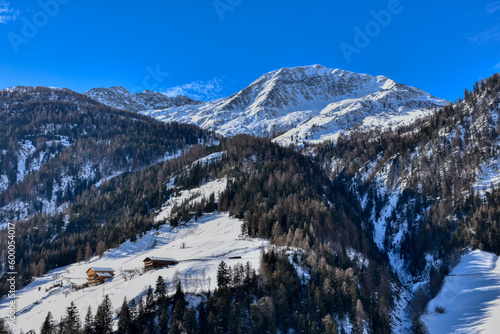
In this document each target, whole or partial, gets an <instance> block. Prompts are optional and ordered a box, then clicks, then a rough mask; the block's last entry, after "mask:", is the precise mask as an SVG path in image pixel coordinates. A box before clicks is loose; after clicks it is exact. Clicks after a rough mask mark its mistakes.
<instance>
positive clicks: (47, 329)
mask: <svg viewBox="0 0 500 334" xmlns="http://www.w3.org/2000/svg"><path fill="white" fill-rule="evenodd" d="M40 334H56V326H55V325H54V319H53V317H52V313H51V312H50V311H49V313H47V316H46V317H45V321H44V322H43V324H42V328H41V329H40Z"/></svg>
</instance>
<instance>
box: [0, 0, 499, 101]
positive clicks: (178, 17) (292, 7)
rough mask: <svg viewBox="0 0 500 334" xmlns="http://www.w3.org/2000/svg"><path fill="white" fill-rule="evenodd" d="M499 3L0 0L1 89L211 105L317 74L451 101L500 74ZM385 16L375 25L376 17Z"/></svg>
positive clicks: (436, 0) (456, 0)
mask: <svg viewBox="0 0 500 334" xmlns="http://www.w3.org/2000/svg"><path fill="white" fill-rule="evenodd" d="M498 1H499V2H495V0H490V1H483V0H475V1H465V0H421V1H417V0H413V1H410V0H400V1H399V4H398V1H397V0H383V1H379V0H376V1H375V0H366V1H365V0H354V1H338V0H328V1H326V0H308V1H305V0H303V1H298V0H217V1H213V0H147V1H130V0H121V1H116V0H105V1H104V0H99V1H96V0H86V1H82V0H42V1H41V2H42V3H47V4H50V3H52V5H53V3H54V2H56V3H58V4H59V8H55V7H54V6H49V7H48V8H45V9H43V8H42V6H41V5H40V3H39V2H38V1H37V0H0V88H6V87H11V86H16V85H44V86H57V87H67V88H70V89H73V90H76V91H78V92H84V91H86V90H88V89H90V88H94V87H102V86H104V87H109V86H113V85H120V86H124V87H125V88H127V89H129V90H133V91H137V90H141V89H142V88H144V89H145V88H149V89H153V90H158V91H167V92H171V93H175V92H187V93H190V94H191V95H196V96H199V97H202V98H204V99H209V98H213V97H218V96H224V95H229V94H232V93H234V92H236V91H238V90H240V89H241V88H243V87H245V86H246V85H248V84H249V83H251V82H252V81H253V80H255V79H256V78H257V77H259V76H260V75H262V74H264V73H266V72H268V71H271V70H275V69H278V68H281V67H290V66H298V65H312V64H321V65H324V66H327V67H333V68H341V69H346V70H350V71H355V72H363V73H369V74H374V75H379V74H382V75H386V76H388V77H390V78H392V79H394V80H396V81H398V82H401V83H405V84H409V85H413V86H417V87H420V88H422V89H424V90H426V91H428V92H430V93H432V94H434V95H436V96H439V97H443V98H447V99H449V100H455V99H457V98H458V97H459V96H460V95H462V94H463V91H464V88H466V87H467V88H471V87H472V86H473V84H474V82H475V81H477V80H478V79H480V78H484V77H487V76H489V75H491V74H493V73H494V72H495V71H500V0H498ZM215 5H217V8H218V9H216V7H215ZM45 7H47V6H45ZM388 8H389V9H391V10H392V13H391V12H390V11H389V12H384V13H386V14H387V13H390V17H389V18H388V17H387V16H384V15H382V17H381V19H382V23H383V24H380V23H374V22H376V21H375V17H374V16H373V15H372V13H371V12H372V11H375V12H376V13H380V11H382V10H388ZM47 12H49V13H48V14H47ZM379 19H380V18H379ZM388 21H390V22H388ZM30 25H31V28H33V27H35V31H33V29H31V30H30V29H29V28H30ZM356 27H358V28H359V30H361V31H362V32H363V34H365V33H366V29H367V27H368V28H369V29H371V30H369V31H368V32H369V34H370V35H371V36H372V37H370V36H368V37H369V38H370V40H369V43H367V41H366V39H365V40H363V39H362V38H361V39H359V38H358V40H357V44H356V43H355V42H356V41H355V36H356V34H357V32H356V30H355V28H356ZM359 30H358V31H359ZM342 43H344V44H342ZM341 45H343V46H344V49H345V47H346V45H349V46H351V47H353V48H356V49H355V50H356V52H352V50H354V49H352V48H351V49H348V50H350V51H351V53H350V55H349V57H346V56H345V54H344V53H345V50H344V52H343V51H342V48H341ZM348 58H350V59H348ZM349 60H350V61H349ZM158 71H159V72H160V73H158ZM150 72H153V74H154V75H153V74H151V73H150ZM154 72H157V73H154ZM166 73H168V75H167V74H166ZM172 87H175V88H172Z"/></svg>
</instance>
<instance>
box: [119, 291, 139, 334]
mask: <svg viewBox="0 0 500 334" xmlns="http://www.w3.org/2000/svg"><path fill="white" fill-rule="evenodd" d="M117 333H118V334H133V333H135V327H134V322H133V320H132V314H131V312H130V307H129V304H128V302H127V297H125V298H124V299H123V304H122V307H121V309H120V312H118V332H117Z"/></svg>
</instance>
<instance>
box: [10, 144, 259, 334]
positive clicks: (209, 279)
mask: <svg viewBox="0 0 500 334" xmlns="http://www.w3.org/2000/svg"><path fill="white" fill-rule="evenodd" d="M222 154H223V152H219V153H215V154H211V155H209V156H207V157H205V158H203V159H201V160H200V162H201V163H203V162H205V163H208V161H214V160H216V159H217V158H218V157H220V156H222ZM226 184H227V179H226V178H223V179H216V180H213V181H209V182H206V183H204V184H203V185H201V186H200V187H198V188H194V189H191V190H183V191H180V193H179V194H178V196H175V197H172V198H171V199H170V200H169V201H167V202H166V203H165V204H164V205H163V207H162V209H161V210H159V211H158V212H156V216H155V221H157V222H158V221H163V220H166V219H168V218H169V217H170V213H171V211H172V209H173V208H174V207H175V206H178V205H180V204H182V203H183V202H189V203H197V202H200V201H201V200H202V199H203V198H204V197H205V198H208V197H209V196H210V194H212V193H214V194H215V198H216V200H218V198H219V195H220V193H221V192H222V191H224V190H225V188H226ZM168 186H169V187H171V186H173V185H172V184H169V185H168ZM241 224H242V221H241V220H238V219H234V218H230V217H229V216H228V214H227V213H219V212H216V213H212V214H205V215H204V216H202V217H200V218H199V219H198V220H197V221H195V220H194V219H193V220H191V221H190V222H189V223H187V224H185V225H180V226H179V227H177V228H175V229H172V227H171V226H170V225H169V224H164V225H162V226H161V227H160V228H159V230H153V231H149V232H147V233H146V234H145V235H144V236H143V237H142V238H140V239H139V238H138V240H137V241H136V242H131V241H130V240H129V241H127V242H125V243H124V244H122V245H121V246H120V247H118V248H116V249H112V250H110V251H108V252H106V253H105V254H104V255H103V256H102V257H101V258H98V257H94V258H93V259H92V260H91V261H90V263H79V264H73V265H70V266H67V267H63V268H59V269H56V270H53V271H51V272H49V273H47V274H46V275H44V276H43V277H40V278H37V279H35V281H34V282H32V283H31V284H29V285H28V286H26V287H25V288H23V289H22V290H20V291H18V293H17V310H18V312H17V325H18V327H17V328H16V330H23V331H25V332H26V331H28V330H30V329H35V330H37V331H38V330H39V328H40V326H41V324H42V322H43V320H44V319H45V316H46V315H47V312H48V311H49V310H50V311H51V312H52V314H53V315H54V318H55V319H56V320H59V319H60V317H61V316H62V315H64V313H65V310H66V307H67V306H69V303H70V302H71V301H75V304H76V305H77V307H78V310H79V312H80V315H81V317H82V318H83V317H84V315H85V313H86V311H87V308H88V306H91V307H93V312H94V313H95V307H96V305H98V304H99V303H100V302H101V300H102V298H103V296H104V294H108V295H109V296H110V298H111V301H112V305H113V308H115V309H117V308H119V307H120V306H121V304H122V302H123V298H124V297H125V296H126V297H127V299H129V300H130V299H133V298H137V299H138V298H140V297H142V296H143V295H144V294H145V291H146V289H147V288H148V286H149V285H151V286H152V287H153V288H154V286H155V284H156V279H157V278H158V275H161V276H163V277H164V278H165V279H166V281H167V282H168V283H169V288H170V291H171V292H173V291H174V288H175V284H174V281H175V280H176V279H181V282H182V284H183V288H184V289H185V290H186V291H187V292H190V293H200V292H203V291H208V290H209V289H210V290H213V289H214V288H215V287H216V282H217V280H216V270H217V266H218V265H219V263H220V262H221V261H225V262H226V263H227V264H228V265H230V266H233V265H235V264H237V263H242V264H245V263H246V262H247V261H249V262H250V263H251V265H252V267H253V268H255V269H258V268H259V262H260V254H261V251H262V249H264V248H266V247H267V246H268V241H267V240H264V239H256V238H248V237H244V236H241V235H240V233H241ZM147 256H157V257H170V258H174V259H176V260H178V261H179V263H178V264H177V265H175V266H171V267H170V268H163V269H158V270H155V271H149V272H147V273H142V268H143V262H142V261H143V260H144V258H146V257H147ZM234 256H235V257H238V256H241V259H229V257H234ZM90 267H111V268H113V269H115V270H116V273H115V277H114V278H113V279H112V281H110V282H107V283H105V284H103V285H100V286H97V287H88V288H85V289H82V290H77V291H76V290H73V286H75V285H81V284H84V283H85V282H86V277H87V276H86V274H85V273H86V271H87V269H88V268H90ZM59 284H62V286H59ZM56 285H57V286H56ZM7 303H8V300H6V299H3V300H2V301H0V308H3V307H4V306H6V305H7Z"/></svg>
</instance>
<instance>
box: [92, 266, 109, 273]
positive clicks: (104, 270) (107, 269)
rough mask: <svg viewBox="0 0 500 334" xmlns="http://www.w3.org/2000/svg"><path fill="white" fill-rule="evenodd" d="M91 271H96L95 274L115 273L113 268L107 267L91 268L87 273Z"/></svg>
mask: <svg viewBox="0 0 500 334" xmlns="http://www.w3.org/2000/svg"><path fill="white" fill-rule="evenodd" d="M90 269H92V270H94V271H95V272H97V273H100V272H109V271H111V272H115V270H114V269H113V268H106V267H90V268H89V269H88V270H87V272H88V271H89V270H90Z"/></svg>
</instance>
